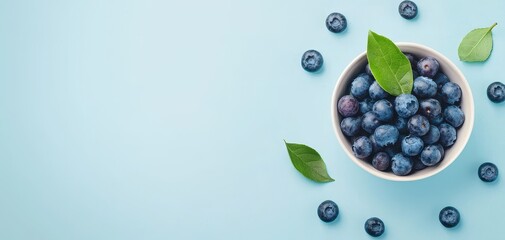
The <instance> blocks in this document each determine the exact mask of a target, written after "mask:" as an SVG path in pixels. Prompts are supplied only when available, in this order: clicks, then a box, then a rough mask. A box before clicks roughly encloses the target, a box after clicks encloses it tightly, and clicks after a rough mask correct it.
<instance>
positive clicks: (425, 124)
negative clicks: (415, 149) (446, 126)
mask: <svg viewBox="0 0 505 240" xmlns="http://www.w3.org/2000/svg"><path fill="white" fill-rule="evenodd" d="M407 126H408V128H409V132H410V134H412V135H414V136H424V135H425V134H426V133H428V131H429V130H430V122H429V121H428V119H427V118H426V117H425V116H423V115H419V114H417V115H414V116H413V117H411V118H410V119H409V122H408V124H407Z"/></svg>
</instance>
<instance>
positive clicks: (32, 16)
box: [0, 0, 505, 240]
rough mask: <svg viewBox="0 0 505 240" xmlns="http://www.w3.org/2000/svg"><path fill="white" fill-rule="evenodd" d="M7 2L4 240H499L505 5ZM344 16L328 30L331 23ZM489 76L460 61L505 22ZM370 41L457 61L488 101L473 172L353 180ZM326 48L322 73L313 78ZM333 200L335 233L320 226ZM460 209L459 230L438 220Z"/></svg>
mask: <svg viewBox="0 0 505 240" xmlns="http://www.w3.org/2000/svg"><path fill="white" fill-rule="evenodd" d="M399 2H400V1H399V0H398V1H364V0H353V1H350V0H349V1H330V0H323V1H308V0H305V1H302V0H289V1H288V0H278V1H270V0H255V1H233V0H215V1H204V0H197V1H195V0H194V1H174V0H171V1H162V0H157V1H156V0H137V1H134V0H89V1H68V0H48V1H27V0H10V1H9V0H3V1H1V2H0V239H9V240H17V239H29V240H32V239H44V240H45V239H47V240H59V239H61V240H68V239H107V240H114V239H121V240H126V239H369V238H370V237H368V236H367V235H366V233H365V232H364V230H363V223H364V221H365V220H366V219H367V218H368V217H371V216H378V217H380V218H382V219H383V220H384V221H385V223H386V226H387V230H386V234H385V236H384V237H383V239H411V240H415V239H460V240H463V239H501V238H502V236H503V235H504V234H505V228H504V227H503V216H504V215H505V208H504V207H503V202H505V192H504V191H503V181H502V180H500V179H499V180H498V182H496V183H493V184H486V183H483V182H481V181H480V180H479V179H478V177H477V174H476V171H477V167H478V166H479V165H480V163H482V162H485V161H492V162H494V163H496V164H497V165H498V167H500V168H501V169H504V170H505V164H504V163H503V160H504V159H503V149H504V147H505V141H504V140H503V135H504V134H505V128H504V127H503V125H502V124H503V122H504V120H505V106H504V105H497V104H493V103H491V102H490V101H489V100H488V99H487V97H486V88H487V86H488V85H489V84H490V83H491V82H493V81H505V79H504V77H503V66H504V64H505V36H504V32H505V31H504V27H505V15H504V14H503V9H505V2H503V1H498V0H495V1H467V2H464V3H463V2H461V1H439V0H423V1H417V2H418V6H419V9H420V14H419V16H418V18H417V19H415V20H413V21H407V20H405V19H403V18H401V17H400V16H399V15H398V12H397V7H398V3H399ZM333 11H338V12H341V13H343V14H345V15H346V17H347V19H348V23H349V25H348V30H347V31H346V32H345V33H342V34H333V33H330V32H329V31H328V30H327V29H326V27H325V25H324V20H325V18H326V16H327V15H328V14H329V13H331V12H333ZM495 21H496V22H498V26H497V27H496V28H495V30H494V31H493V33H494V36H493V38H494V41H495V47H494V50H493V53H492V56H491V58H490V59H489V61H487V62H486V63H483V64H466V63H462V62H460V61H458V58H457V46H458V44H459V42H460V40H461V39H462V37H463V36H464V35H465V34H466V33H467V32H468V31H470V30H471V29H473V28H477V27H487V26H489V25H491V24H492V23H493V22H495ZM368 29H373V30H374V31H376V32H378V33H380V34H384V35H386V36H388V37H390V38H391V39H393V40H394V41H411V42H417V43H421V44H425V45H427V46H430V47H432V48H434V49H437V50H438V51H440V52H442V53H443V54H445V55H446V56H448V57H449V58H450V59H451V60H453V61H454V62H455V63H456V64H457V65H458V66H459V67H460V68H461V70H462V71H463V73H464V74H465V75H466V77H467V79H468V80H469V82H470V85H471V87H472V90H473V94H474V97H475V106H476V114H477V115H476V118H475V120H476V121H475V127H474V131H473V135H472V137H471V139H470V141H469V143H468V145H467V147H466V149H465V151H464V152H463V153H462V155H461V156H460V157H459V159H458V160H457V161H456V162H455V163H454V164H453V165H451V166H450V167H449V168H447V169H446V170H445V171H443V172H442V173H440V174H438V175H436V176H434V177H431V178H429V179H427V180H423V181H418V182H410V183H398V182H390V181H386V180H381V179H378V178H376V177H374V176H371V175H369V174H368V173H366V172H365V171H363V170H362V169H360V168H358V167H357V166H356V165H354V164H353V163H352V162H351V161H350V160H349V159H348V157H347V156H346V155H345V154H344V152H343V150H342V148H341V147H340V146H339V144H338V142H337V139H336V137H335V135H334V133H333V129H332V126H331V118H330V98H331V93H332V90H333V87H334V85H335V82H336V80H337V78H338V76H339V75H340V73H341V72H342V70H343V69H344V67H345V66H346V65H347V63H349V62H350V61H351V60H352V59H353V58H354V57H355V56H356V55H357V54H359V53H361V52H362V51H363V50H364V49H365V44H366V34H367V31H368ZM312 48H313V49H317V50H319V51H320V52H321V53H322V54H323V55H324V59H325V65H324V70H323V71H322V72H320V73H317V74H309V73H307V72H305V71H303V70H302V68H301V67H300V57H301V55H302V53H303V52H304V51H305V50H307V49H312ZM283 139H286V140H287V141H291V142H300V143H305V144H308V145H310V146H312V147H314V148H315V149H317V150H318V151H319V152H320V153H321V155H322V156H323V158H324V159H325V161H326V164H327V166H328V169H329V173H330V175H331V176H332V177H333V178H335V182H333V183H329V184H316V183H313V182H311V181H309V180H306V179H305V178H304V177H303V176H301V175H300V174H299V173H298V172H297V171H296V170H295V169H294V168H293V167H292V165H291V162H290V160H289V158H288V155H287V152H286V149H285V146H284V144H283V141H282V140H283ZM326 199H332V200H334V201H335V202H337V203H338V204H339V206H340V210H341V214H340V216H339V218H338V220H337V221H336V222H335V223H332V224H325V223H323V222H321V221H320V220H319V219H318V218H317V215H316V208H317V206H318V205H319V203H320V202H321V201H323V200H326ZM446 205H453V206H455V207H457V208H458V209H459V210H460V212H461V214H462V221H461V223H460V226H459V227H458V228H456V229H451V230H448V229H445V228H444V227H442V226H441V225H440V223H439V222H438V212H439V210H440V209H441V208H442V207H444V206H446Z"/></svg>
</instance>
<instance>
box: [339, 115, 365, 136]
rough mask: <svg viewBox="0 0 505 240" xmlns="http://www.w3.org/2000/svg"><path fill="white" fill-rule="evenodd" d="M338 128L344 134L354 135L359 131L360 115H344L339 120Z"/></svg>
mask: <svg viewBox="0 0 505 240" xmlns="http://www.w3.org/2000/svg"><path fill="white" fill-rule="evenodd" d="M340 129H341V130H342V133H344V134H345V135H346V136H349V137H354V136H357V135H358V134H359V133H360V132H361V118H360V117H346V118H344V119H343V120H342V122H340Z"/></svg>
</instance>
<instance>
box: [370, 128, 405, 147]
mask: <svg viewBox="0 0 505 240" xmlns="http://www.w3.org/2000/svg"><path fill="white" fill-rule="evenodd" d="M399 135H400V132H398V129H396V127H394V126H391V125H381V126H379V127H378V128H376V129H375V132H374V137H375V142H376V143H377V145H378V146H379V147H387V146H392V145H394V144H395V143H396V141H398V137H399Z"/></svg>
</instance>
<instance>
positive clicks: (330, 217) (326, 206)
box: [317, 200, 339, 222]
mask: <svg viewBox="0 0 505 240" xmlns="http://www.w3.org/2000/svg"><path fill="white" fill-rule="evenodd" d="M338 213H339V210H338V206H337V204H336V203H335V202H333V201H331V200H326V201H324V202H322V203H321V204H319V207H318V208H317V215H318V216H319V218H320V219H321V221H323V222H333V221H334V220H335V219H336V218H337V217H338Z"/></svg>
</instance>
